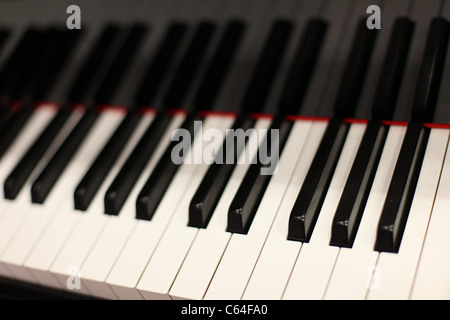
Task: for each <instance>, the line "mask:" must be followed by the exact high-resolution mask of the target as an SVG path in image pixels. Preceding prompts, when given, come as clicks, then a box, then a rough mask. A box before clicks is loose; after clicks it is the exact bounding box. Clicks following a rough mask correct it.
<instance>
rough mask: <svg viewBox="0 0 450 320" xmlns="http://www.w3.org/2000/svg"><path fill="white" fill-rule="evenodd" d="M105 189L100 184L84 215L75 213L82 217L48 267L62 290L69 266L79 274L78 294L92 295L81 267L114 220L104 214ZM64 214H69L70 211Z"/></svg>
mask: <svg viewBox="0 0 450 320" xmlns="http://www.w3.org/2000/svg"><path fill="white" fill-rule="evenodd" d="M122 160H124V159H122ZM113 168H115V169H117V168H118V167H116V166H114V167H113ZM108 178H109V179H110V178H111V176H109V175H108ZM109 182H110V181H109ZM107 188H108V185H107V184H106V183H105V184H102V187H101V190H99V192H98V193H97V195H96V197H95V198H94V201H93V202H92V204H91V206H90V208H89V210H88V211H87V212H86V213H85V214H83V213H80V212H78V213H77V214H81V215H82V217H81V219H80V221H79V223H77V225H76V226H75V228H74V230H73V231H72V232H71V234H70V236H69V238H67V239H66V240H65V243H64V246H63V247H62V248H61V250H60V251H59V253H58V255H57V256H56V258H55V260H54V261H53V263H52V265H51V267H50V272H51V273H52V274H53V275H54V276H56V277H57V278H58V280H59V282H60V284H61V285H62V286H63V288H67V287H66V282H67V280H68V278H69V277H70V276H71V274H70V272H68V270H69V268H70V266H76V267H77V268H79V270H80V272H81V288H80V289H79V292H81V293H85V294H89V295H90V294H92V293H91V292H90V291H89V289H88V287H87V285H86V284H85V283H83V281H84V280H83V269H82V265H83V263H84V261H85V260H86V258H87V256H88V255H89V253H90V251H91V250H92V248H93V246H94V244H95V243H96V241H97V240H98V239H99V235H100V233H101V232H102V230H103V229H104V227H105V225H106V222H107V221H108V220H110V219H113V218H115V217H110V216H108V215H106V214H104V209H103V208H104V205H103V198H104V194H105V191H106V189H107ZM66 213H67V214H70V211H69V212H66Z"/></svg>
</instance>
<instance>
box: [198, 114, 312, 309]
mask: <svg viewBox="0 0 450 320" xmlns="http://www.w3.org/2000/svg"><path fill="white" fill-rule="evenodd" d="M303 125H304V123H302V122H299V123H297V124H296V126H295V130H294V131H291V134H290V135H289V137H288V140H287V141H286V145H285V146H284V149H283V152H282V154H281V155H280V160H279V163H278V172H277V173H276V174H274V176H273V177H272V178H271V180H270V182H269V185H268V186H267V189H266V192H265V194H264V196H263V198H262V200H261V203H260V205H259V207H258V209H257V211H256V214H255V217H254V219H253V222H252V224H251V227H250V229H249V231H248V233H247V234H245V235H244V234H233V235H232V236H231V239H230V241H229V243H228V246H227V248H226V250H225V252H224V254H223V257H222V259H221V261H220V264H219V265H218V267H217V270H216V272H215V274H214V277H213V279H212V281H211V283H210V286H209V287H208V290H207V292H206V295H205V299H208V300H211V299H213V300H215V299H219V300H221V299H232V300H237V299H241V297H242V294H243V293H244V290H245V287H246V285H247V282H248V280H249V278H250V276H251V273H252V271H253V267H254V266H255V263H256V261H257V259H258V256H259V253H260V251H261V249H262V247H263V245H264V241H265V240H266V237H267V235H268V232H269V229H270V227H271V225H272V223H273V220H274V218H275V214H276V212H277V210H278V207H279V205H280V203H281V200H282V198H283V196H284V193H285V191H286V188H287V181H289V179H290V177H291V175H292V172H293V171H294V168H295V165H296V162H297V159H298V158H299V156H300V152H301V150H302V148H301V146H299V143H300V142H301V138H300V137H301V136H300V135H301V134H305V132H304V131H303V130H305V128H304V127H303ZM303 141H305V140H303ZM293 159H294V161H293Z"/></svg>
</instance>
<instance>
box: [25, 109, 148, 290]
mask: <svg viewBox="0 0 450 320" xmlns="http://www.w3.org/2000/svg"><path fill="white" fill-rule="evenodd" d="M152 119H153V115H152V114H145V115H144V116H143V117H142V119H141V120H140V122H139V124H138V128H142V127H145V126H146V125H148V124H149V123H150V122H151V121H152ZM138 128H137V129H136V132H138V131H139V133H140V131H141V130H142V129H138ZM124 152H125V151H124ZM127 152H128V151H127ZM125 153H126V152H125ZM123 161H124V158H123V156H121V157H120V159H118V160H117V163H122V162H123ZM112 171H114V173H115V172H117V167H116V166H113V168H112V170H111V172H112ZM114 173H111V175H114ZM111 175H108V176H107V177H106V179H105V180H108V182H110V180H111ZM79 180H80V179H78V181H77V183H78V182H79ZM108 182H106V183H105V184H103V185H102V186H101V187H100V188H99V191H98V192H97V194H96V197H94V199H93V202H92V204H91V206H93V205H94V204H97V208H98V206H99V205H101V202H102V199H97V198H98V197H100V198H102V197H103V195H104V193H105V188H107V186H106V185H108V186H109V184H108ZM105 186H106V187H105ZM72 198H73V197H70V199H69V200H68V201H66V202H65V203H64V205H63V207H62V208H61V210H60V213H59V214H58V215H57V216H56V218H55V219H54V220H53V221H52V222H51V224H50V226H49V227H48V228H47V230H46V232H45V234H44V235H43V237H41V238H40V239H39V241H38V242H37V244H36V247H35V248H34V250H33V251H32V253H31V254H30V256H29V257H28V259H27V260H26V262H25V266H27V267H28V268H29V269H30V270H31V271H32V272H33V273H34V274H35V276H36V277H37V278H38V279H39V280H40V283H41V284H42V285H46V286H51V287H57V288H61V282H60V281H58V280H57V278H56V277H55V276H54V275H53V274H52V273H51V272H50V271H49V270H50V267H51V265H52V263H53V262H54V261H55V259H56V258H57V256H58V253H59V252H60V250H61V249H62V247H63V245H64V244H65V243H66V241H67V239H68V238H69V236H70V235H71V234H72V232H73V231H74V230H75V227H76V226H77V225H78V223H79V222H80V220H82V219H84V218H85V216H86V215H89V216H91V215H92V214H94V215H95V216H97V215H98V216H101V215H102V214H101V213H102V212H103V209H101V210H100V211H99V212H97V213H95V212H92V211H91V210H90V208H89V209H88V211H87V212H84V213H82V212H80V211H76V210H73V199H72ZM91 206H90V207H91Z"/></svg>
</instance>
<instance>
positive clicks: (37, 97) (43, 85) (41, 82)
mask: <svg viewBox="0 0 450 320" xmlns="http://www.w3.org/2000/svg"><path fill="white" fill-rule="evenodd" d="M81 35H82V33H81V31H80V30H70V31H59V34H58V35H57V40H56V41H55V42H53V43H51V45H52V46H49V47H48V48H47V50H48V52H47V53H46V54H45V56H44V57H43V58H42V61H41V63H39V65H38V66H37V68H36V70H35V72H34V74H33V79H31V81H30V86H29V89H28V90H29V92H28V94H29V98H30V99H31V100H33V101H43V100H46V99H47V96H48V93H49V92H50V88H51V87H52V85H53V84H54V83H55V81H56V80H57V79H58V76H60V75H61V71H62V70H63V68H64V66H65V64H66V62H67V61H68V59H69V57H70V56H71V53H72V52H73V50H74V46H75V44H76V43H77V41H78V40H79V38H80V37H81ZM24 98H26V97H22V99H24Z"/></svg>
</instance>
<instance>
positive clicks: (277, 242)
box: [243, 121, 327, 300]
mask: <svg viewBox="0 0 450 320" xmlns="http://www.w3.org/2000/svg"><path fill="white" fill-rule="evenodd" d="M304 124H305V126H306V125H307V124H309V126H310V128H306V127H305V129H306V130H305V132H304V133H303V134H301V135H298V137H299V139H300V137H306V141H304V142H303V143H304V146H303V147H302V152H301V154H300V157H299V160H298V162H297V165H296V168H295V171H294V173H293V174H292V178H291V180H290V181H289V185H288V187H287V189H286V193H285V195H284V198H283V201H282V203H281V205H280V208H279V209H278V213H277V216H276V219H275V221H274V224H273V226H272V228H271V230H270V233H269V236H268V238H267V240H266V243H265V244H264V248H263V250H262V252H261V255H260V257H259V259H258V262H257V264H256V267H255V270H254V271H253V274H252V276H251V278H250V281H249V283H248V285H247V288H246V289H245V293H244V296H243V299H246V300H252V299H255V300H256V299H264V300H266V299H268V300H272V299H273V300H275V299H276V300H279V299H281V297H282V295H283V291H284V288H285V287H286V283H287V281H288V279H289V275H290V274H291V271H292V268H293V266H294V263H295V259H296V258H297V255H298V252H299V251H300V248H301V245H302V242H299V241H287V240H286V237H287V234H288V223H287V221H289V215H290V213H291V210H292V207H293V205H294V203H295V200H296V198H297V195H298V192H299V191H300V188H301V186H302V184H303V181H304V179H305V177H306V174H307V173H308V168H309V167H310V165H311V162H312V160H313V158H314V154H315V153H316V151H317V148H318V146H319V144H320V140H321V138H322V136H323V133H324V131H325V129H326V125H327V122H325V121H324V122H309V123H308V122H305V123H304ZM301 145H302V143H301V141H300V143H299V146H301Z"/></svg>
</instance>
